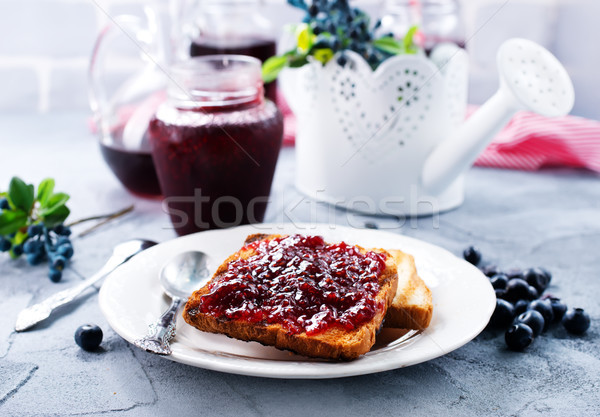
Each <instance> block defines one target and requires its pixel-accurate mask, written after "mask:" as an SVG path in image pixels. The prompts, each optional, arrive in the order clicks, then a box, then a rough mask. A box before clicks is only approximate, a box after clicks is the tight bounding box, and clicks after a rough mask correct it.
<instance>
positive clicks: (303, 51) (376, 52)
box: [262, 0, 419, 82]
mask: <svg viewBox="0 0 600 417" xmlns="http://www.w3.org/2000/svg"><path fill="white" fill-rule="evenodd" d="M288 3H289V4H290V5H292V6H294V7H296V8H299V9H302V10H304V11H306V16H305V17H304V19H303V21H302V23H301V24H298V25H296V26H295V37H296V46H295V47H294V48H293V49H291V50H289V51H287V52H286V53H284V54H283V55H278V56H274V57H271V58H269V59H268V60H266V61H265V63H264V64H263V67H262V76H263V81H264V82H271V81H273V80H275V79H276V78H277V76H278V75H279V73H280V72H281V70H282V69H284V68H285V67H289V68H298V67H301V66H303V65H306V64H308V63H309V62H310V61H311V60H316V61H319V62H321V63H322V64H323V65H325V64H327V62H329V61H330V60H331V59H332V58H333V57H334V56H335V55H336V54H338V53H339V54H338V55H337V63H338V64H339V65H341V66H345V65H346V63H347V58H346V56H345V55H344V51H346V50H351V51H354V52H356V53H358V54H359V55H361V56H362V57H363V58H364V59H365V60H366V61H367V63H368V64H369V65H370V66H371V68H372V69H376V68H377V67H378V66H379V65H380V64H381V63H382V62H383V61H385V60H386V59H387V58H389V57H391V56H394V55H398V54H416V53H417V52H418V51H419V48H418V46H417V45H416V44H415V43H414V35H415V33H416V32H417V27H412V28H410V30H409V31H408V33H407V34H406V36H405V37H404V38H403V39H402V40H401V41H398V40H396V39H395V38H394V37H393V35H392V34H385V35H383V36H380V37H378V38H375V35H374V33H375V31H376V30H377V29H378V28H379V26H380V24H381V23H380V21H377V22H376V23H375V24H374V25H373V26H371V21H370V17H369V15H368V14H367V13H366V12H364V11H363V10H361V9H359V8H351V7H350V5H349V4H348V0H313V2H312V4H311V5H310V6H309V5H308V4H307V2H306V1H305V0H288Z"/></svg>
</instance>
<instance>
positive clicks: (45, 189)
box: [37, 178, 54, 208]
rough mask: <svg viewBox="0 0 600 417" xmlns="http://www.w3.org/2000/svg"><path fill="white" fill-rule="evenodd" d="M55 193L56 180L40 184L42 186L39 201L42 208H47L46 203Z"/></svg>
mask: <svg viewBox="0 0 600 417" xmlns="http://www.w3.org/2000/svg"><path fill="white" fill-rule="evenodd" d="M53 192H54V180H53V179H52V178H46V179H44V180H42V182H40V185H38V192H37V201H39V202H40V206H41V207H42V208H45V207H46V203H47V202H48V199H49V198H50V196H51V195H52V193H53Z"/></svg>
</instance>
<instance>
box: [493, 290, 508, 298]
mask: <svg viewBox="0 0 600 417" xmlns="http://www.w3.org/2000/svg"><path fill="white" fill-rule="evenodd" d="M494 292H495V293H496V298H501V299H503V300H504V299H506V290H504V289H500V288H497V289H495V290H494Z"/></svg>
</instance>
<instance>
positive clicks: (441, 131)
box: [280, 39, 574, 215]
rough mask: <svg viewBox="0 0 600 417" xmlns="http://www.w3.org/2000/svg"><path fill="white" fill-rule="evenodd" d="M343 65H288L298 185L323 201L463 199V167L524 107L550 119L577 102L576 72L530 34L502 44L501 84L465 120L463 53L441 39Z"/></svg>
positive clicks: (413, 204) (385, 211)
mask: <svg viewBox="0 0 600 417" xmlns="http://www.w3.org/2000/svg"><path fill="white" fill-rule="evenodd" d="M346 56H347V58H348V63H347V64H346V65H345V66H344V67H341V66H339V65H338V64H337V63H336V62H335V59H332V60H331V61H330V62H329V63H328V64H327V65H325V66H322V65H321V64H320V63H313V64H311V65H307V66H304V67H302V68H299V69H293V70H287V69H286V71H284V72H283V73H282V74H281V76H280V85H281V87H282V89H283V92H284V94H285V96H286V99H287V101H288V103H289V104H290V107H291V108H292V111H293V112H294V113H295V115H296V117H297V126H298V127H297V134H296V186H297V187H298V189H299V190H300V191H301V192H303V193H305V194H307V195H309V196H310V197H313V198H315V199H317V200H321V201H326V202H329V203H332V204H335V205H337V206H341V207H345V208H348V209H351V210H355V211H359V212H363V213H368V214H380V215H427V214H434V213H437V212H440V211H444V210H449V209H452V208H454V207H457V206H459V205H460V204H461V203H462V202H463V200H464V181H463V179H464V173H465V172H466V171H467V170H468V168H469V167H470V166H471V165H472V164H473V162H474V161H475V159H476V158H477V156H478V155H479V154H480V153H481V151H483V149H485V147H486V146H487V145H488V144H489V142H490V141H491V140H492V138H493V137H494V135H495V134H496V133H497V132H498V131H499V130H501V129H502V128H503V127H504V126H505V125H506V123H508V121H509V120H510V119H511V117H512V116H513V115H514V114H515V113H516V112H517V111H519V110H530V111H534V112H536V113H539V114H542V115H544V116H548V117H555V116H561V115H565V114H567V113H568V112H569V111H570V110H571V108H572V107H573V102H574V92H573V85H572V83H571V80H570V78H569V76H568V74H567V72H566V71H565V69H564V68H563V66H562V65H561V64H560V62H558V60H557V59H556V58H555V57H554V56H553V55H552V54H551V53H550V52H548V51H547V50H546V49H544V48H542V47H541V46H539V45H538V44H536V43H534V42H531V41H528V40H525V39H511V40H508V41H506V42H505V43H504V44H503V45H502V46H501V47H500V50H499V51H498V56H497V61H498V69H499V73H500V87H499V89H498V91H497V92H496V94H494V96H493V97H492V98H490V99H489V100H488V101H487V102H486V103H485V104H484V105H483V106H481V108H480V109H479V110H478V111H477V112H475V114H473V115H472V116H471V117H470V118H469V119H468V120H467V121H466V122H465V121H464V118H465V111H466V103H467V84H468V69H467V68H468V62H467V55H466V53H465V51H463V50H462V49H460V48H458V47H456V46H455V45H452V44H442V45H439V46H438V47H437V48H435V49H434V51H433V52H432V54H431V57H430V58H429V59H428V58H426V57H425V56H424V55H400V56H395V57H392V58H390V59H387V60H386V61H385V62H384V63H383V64H381V65H380V66H379V68H377V70H376V71H375V72H373V71H372V70H371V69H370V67H369V66H368V64H367V63H366V62H365V61H364V60H363V59H362V58H361V57H360V56H359V55H357V54H355V53H353V52H346Z"/></svg>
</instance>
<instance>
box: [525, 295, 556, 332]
mask: <svg viewBox="0 0 600 417" xmlns="http://www.w3.org/2000/svg"><path fill="white" fill-rule="evenodd" d="M529 309H530V310H536V311H539V312H540V313H541V314H542V316H543V317H544V322H545V325H544V330H546V329H547V328H548V326H549V325H550V323H552V320H553V319H554V313H553V312H552V305H551V304H550V301H549V300H534V301H532V302H531V303H530V304H529Z"/></svg>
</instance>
